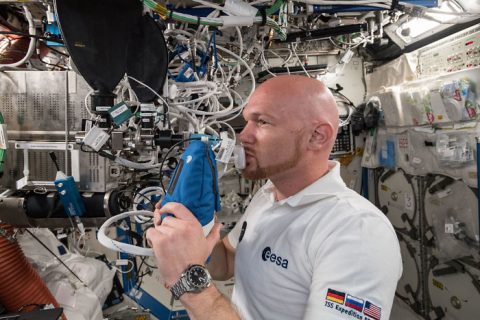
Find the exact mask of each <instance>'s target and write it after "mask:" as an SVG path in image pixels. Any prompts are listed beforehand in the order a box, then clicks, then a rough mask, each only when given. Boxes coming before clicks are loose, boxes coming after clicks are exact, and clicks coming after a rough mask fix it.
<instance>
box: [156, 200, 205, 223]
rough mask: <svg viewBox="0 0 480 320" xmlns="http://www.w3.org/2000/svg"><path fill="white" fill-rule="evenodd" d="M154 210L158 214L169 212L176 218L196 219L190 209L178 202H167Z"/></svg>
mask: <svg viewBox="0 0 480 320" xmlns="http://www.w3.org/2000/svg"><path fill="white" fill-rule="evenodd" d="M155 212H158V213H160V214H164V213H170V214H173V215H174V216H175V217H176V218H178V219H182V220H196V218H195V216H194V215H193V213H191V212H190V210H188V209H187V208H186V207H185V206H184V205H183V204H181V203H178V202H169V203H167V204H165V205H164V206H163V207H161V208H160V209H157V210H155Z"/></svg>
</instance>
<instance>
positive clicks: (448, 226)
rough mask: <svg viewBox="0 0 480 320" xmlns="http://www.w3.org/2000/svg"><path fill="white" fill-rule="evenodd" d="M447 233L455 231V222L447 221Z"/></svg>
mask: <svg viewBox="0 0 480 320" xmlns="http://www.w3.org/2000/svg"><path fill="white" fill-rule="evenodd" d="M445 233H453V224H452V223H445Z"/></svg>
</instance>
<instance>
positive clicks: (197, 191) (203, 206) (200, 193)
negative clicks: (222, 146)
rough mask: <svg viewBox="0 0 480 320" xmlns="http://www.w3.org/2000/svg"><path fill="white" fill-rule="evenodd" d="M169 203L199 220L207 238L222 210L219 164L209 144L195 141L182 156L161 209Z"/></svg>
mask: <svg viewBox="0 0 480 320" xmlns="http://www.w3.org/2000/svg"><path fill="white" fill-rule="evenodd" d="M168 202H179V203H181V204H183V205H184V206H185V207H187V208H188V209H189V210H190V211H191V212H192V213H193V214H194V215H195V217H196V218H197V219H198V221H200V224H201V225H202V227H203V232H204V234H205V236H206V235H207V234H208V233H209V232H210V230H211V229H212V227H213V224H214V214H215V211H219V210H220V208H221V207H220V194H219V192H218V178H217V164H216V162H215V154H214V153H213V151H212V148H211V147H210V145H209V144H207V143H204V142H202V141H200V140H194V141H192V142H191V143H190V145H189V146H188V147H187V149H186V150H185V152H184V153H183V154H182V156H181V158H180V161H179V163H178V165H177V168H176V169H175V172H174V174H173V176H172V178H171V180H170V184H169V185H168V188H167V190H166V195H165V197H164V198H163V200H162V206H163V205H165V204H166V203H168Z"/></svg>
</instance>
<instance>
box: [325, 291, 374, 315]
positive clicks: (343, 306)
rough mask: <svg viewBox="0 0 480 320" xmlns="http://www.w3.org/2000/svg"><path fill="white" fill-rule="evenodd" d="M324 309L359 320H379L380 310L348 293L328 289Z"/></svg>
mask: <svg viewBox="0 0 480 320" xmlns="http://www.w3.org/2000/svg"><path fill="white" fill-rule="evenodd" d="M325 307H326V308H330V309H332V310H335V311H337V312H339V313H340V314H342V315H346V316H349V317H351V318H353V319H359V320H381V317H382V308H380V307H379V306H377V305H375V304H373V303H372V302H370V301H368V300H364V299H360V298H357V297H355V296H353V295H351V294H349V293H346V292H341V291H338V290H334V289H330V288H329V289H328V291H327V296H326V297H325Z"/></svg>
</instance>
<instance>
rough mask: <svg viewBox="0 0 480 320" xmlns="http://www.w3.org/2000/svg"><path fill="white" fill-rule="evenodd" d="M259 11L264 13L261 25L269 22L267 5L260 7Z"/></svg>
mask: <svg viewBox="0 0 480 320" xmlns="http://www.w3.org/2000/svg"><path fill="white" fill-rule="evenodd" d="M258 11H259V12H260V14H261V15H262V23H261V24H260V25H261V26H264V25H266V24H267V10H266V9H265V7H261V8H260V9H258Z"/></svg>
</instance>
